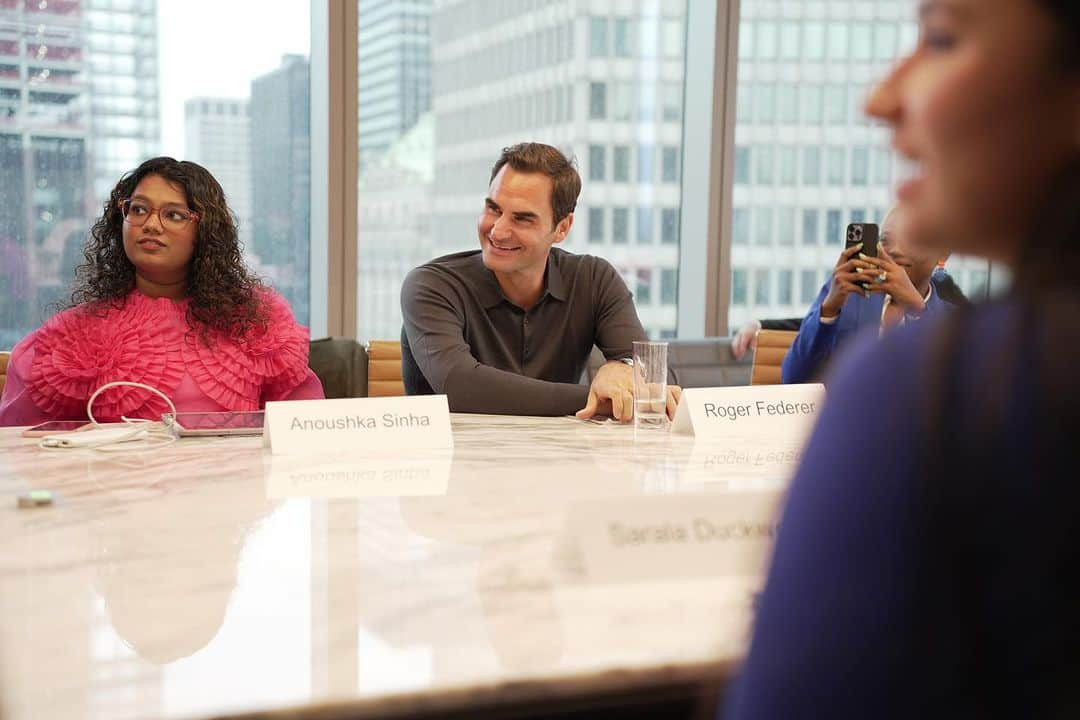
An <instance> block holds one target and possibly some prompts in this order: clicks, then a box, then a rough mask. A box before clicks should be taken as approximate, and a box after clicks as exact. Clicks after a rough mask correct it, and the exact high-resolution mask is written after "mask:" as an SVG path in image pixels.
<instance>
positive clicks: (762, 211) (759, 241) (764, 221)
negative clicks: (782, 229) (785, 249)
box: [754, 207, 773, 246]
mask: <svg viewBox="0 0 1080 720" xmlns="http://www.w3.org/2000/svg"><path fill="white" fill-rule="evenodd" d="M772 232H773V209H772V208H771V207H763V208H757V209H756V210H755V211H754V244H755V245H764V246H767V245H772Z"/></svg>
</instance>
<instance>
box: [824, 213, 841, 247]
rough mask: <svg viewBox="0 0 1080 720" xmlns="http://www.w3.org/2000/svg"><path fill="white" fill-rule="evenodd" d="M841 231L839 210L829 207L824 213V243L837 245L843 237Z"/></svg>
mask: <svg viewBox="0 0 1080 720" xmlns="http://www.w3.org/2000/svg"><path fill="white" fill-rule="evenodd" d="M842 236H843V232H842V231H841V229H840V211H839V210H836V209H835V208H832V209H829V210H828V211H827V212H826V213H825V244H826V245H839V244H840V241H841V240H842V239H843V237H842Z"/></svg>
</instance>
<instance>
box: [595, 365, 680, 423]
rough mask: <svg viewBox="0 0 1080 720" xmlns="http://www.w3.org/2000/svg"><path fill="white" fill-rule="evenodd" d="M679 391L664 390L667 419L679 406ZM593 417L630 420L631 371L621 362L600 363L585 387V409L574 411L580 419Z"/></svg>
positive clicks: (676, 387)
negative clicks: (587, 392)
mask: <svg viewBox="0 0 1080 720" xmlns="http://www.w3.org/2000/svg"><path fill="white" fill-rule="evenodd" d="M681 396H682V388H680V387H679V386H678V385H668V387H667V406H666V410H667V416H668V418H669V419H671V418H674V417H675V408H676V407H678V405H679V398H680V397H681ZM594 415H610V416H611V417H613V418H615V419H616V420H618V421H619V422H630V421H631V420H633V419H634V368H633V367H631V366H630V365H627V364H626V363H624V362H620V361H618V360H614V361H611V362H607V363H604V364H603V365H602V366H601V367H600V369H599V370H598V371H597V373H596V377H595V378H593V381H592V385H590V386H589V399H588V401H587V402H586V403H585V407H583V408H582V409H581V410H578V411H577V413H576V416H577V418H578V419H580V420H588V419H589V418H591V417H593V416H594Z"/></svg>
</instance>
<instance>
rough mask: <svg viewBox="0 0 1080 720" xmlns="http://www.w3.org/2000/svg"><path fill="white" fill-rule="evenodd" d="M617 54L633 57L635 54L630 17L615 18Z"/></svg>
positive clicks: (618, 55)
mask: <svg viewBox="0 0 1080 720" xmlns="http://www.w3.org/2000/svg"><path fill="white" fill-rule="evenodd" d="M615 55H616V57H633V55H634V38H633V34H632V26H631V20H630V18H627V17H617V18H615Z"/></svg>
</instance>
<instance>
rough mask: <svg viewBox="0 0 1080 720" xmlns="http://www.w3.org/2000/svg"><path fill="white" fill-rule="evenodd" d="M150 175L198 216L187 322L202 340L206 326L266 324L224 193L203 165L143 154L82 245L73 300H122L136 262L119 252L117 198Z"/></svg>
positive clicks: (231, 331) (230, 330)
mask: <svg viewBox="0 0 1080 720" xmlns="http://www.w3.org/2000/svg"><path fill="white" fill-rule="evenodd" d="M151 175H156V176H158V177H160V178H162V179H163V180H166V181H167V182H169V183H171V184H172V185H175V186H177V187H178V188H180V189H182V190H183V192H184V196H185V198H186V199H187V205H188V208H189V209H191V210H194V211H195V212H197V213H199V216H200V218H199V226H198V229H197V230H196V236H195V251H194V254H193V255H192V257H191V267H190V270H189V272H188V276H187V287H186V292H187V296H188V297H189V298H190V299H191V303H190V304H189V305H188V310H187V322H188V326H189V327H191V328H192V329H194V330H198V332H199V336H200V337H201V338H203V339H204V340H205V339H206V331H207V330H208V329H215V330H220V331H222V332H224V333H226V334H227V335H228V336H230V337H232V338H235V339H239V338H240V337H242V336H243V335H244V334H245V333H246V332H247V331H248V330H249V329H251V328H252V327H253V326H256V325H263V324H265V322H266V312H265V308H263V306H262V303H261V302H260V300H259V297H258V292H257V291H258V290H260V289H261V288H262V287H263V285H262V283H261V282H260V281H259V280H258V278H256V277H254V276H253V275H252V274H251V273H250V272H249V271H248V269H247V268H246V267H245V266H244V261H243V257H242V254H241V251H242V247H241V245H240V240H239V238H238V237H237V232H236V218H235V216H234V215H233V213H232V211H231V210H230V209H229V206H228V204H227V203H226V202H225V192H224V191H223V190H222V189H221V185H220V184H219V183H218V181H217V180H215V179H214V176H213V175H211V174H210V172H209V171H208V170H207V169H206V168H204V167H202V166H201V165H198V164H196V163H193V162H189V161H187V160H175V159H173V158H171V157H156V158H151V159H150V160H147V161H146V162H144V163H143V164H142V165H139V167H137V168H135V169H134V170H132V171H131V172H129V173H127V174H126V175H124V176H123V177H122V178H120V182H118V183H117V184H116V187H114V188H113V190H112V193H110V195H109V199H108V201H107V202H106V203H105V206H104V208H103V212H102V215H101V217H100V218H99V219H98V221H97V222H96V223H94V226H93V228H91V230H90V237H89V239H88V240H87V242H86V247H84V248H83V255H84V257H85V258H86V262H85V263H83V264H82V265H79V267H77V268H76V269H75V284H74V287H73V289H72V293H71V305H72V306H75V305H83V304H87V305H89V306H91V307H92V306H94V305H95V304H105V305H109V306H117V305H122V304H123V302H124V299H125V298H126V297H127V296H128V294H129V293H131V291H132V290H134V289H135V266H134V265H133V264H132V262H131V260H130V259H128V256H127V253H125V252H124V239H123V224H124V216H123V214H122V213H121V212H120V203H121V202H122V201H123V200H125V199H127V198H129V197H130V196H131V194H132V193H134V192H135V187H136V186H137V185H138V184H139V183H140V182H141V181H142V180H143V178H145V177H148V176H151Z"/></svg>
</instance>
